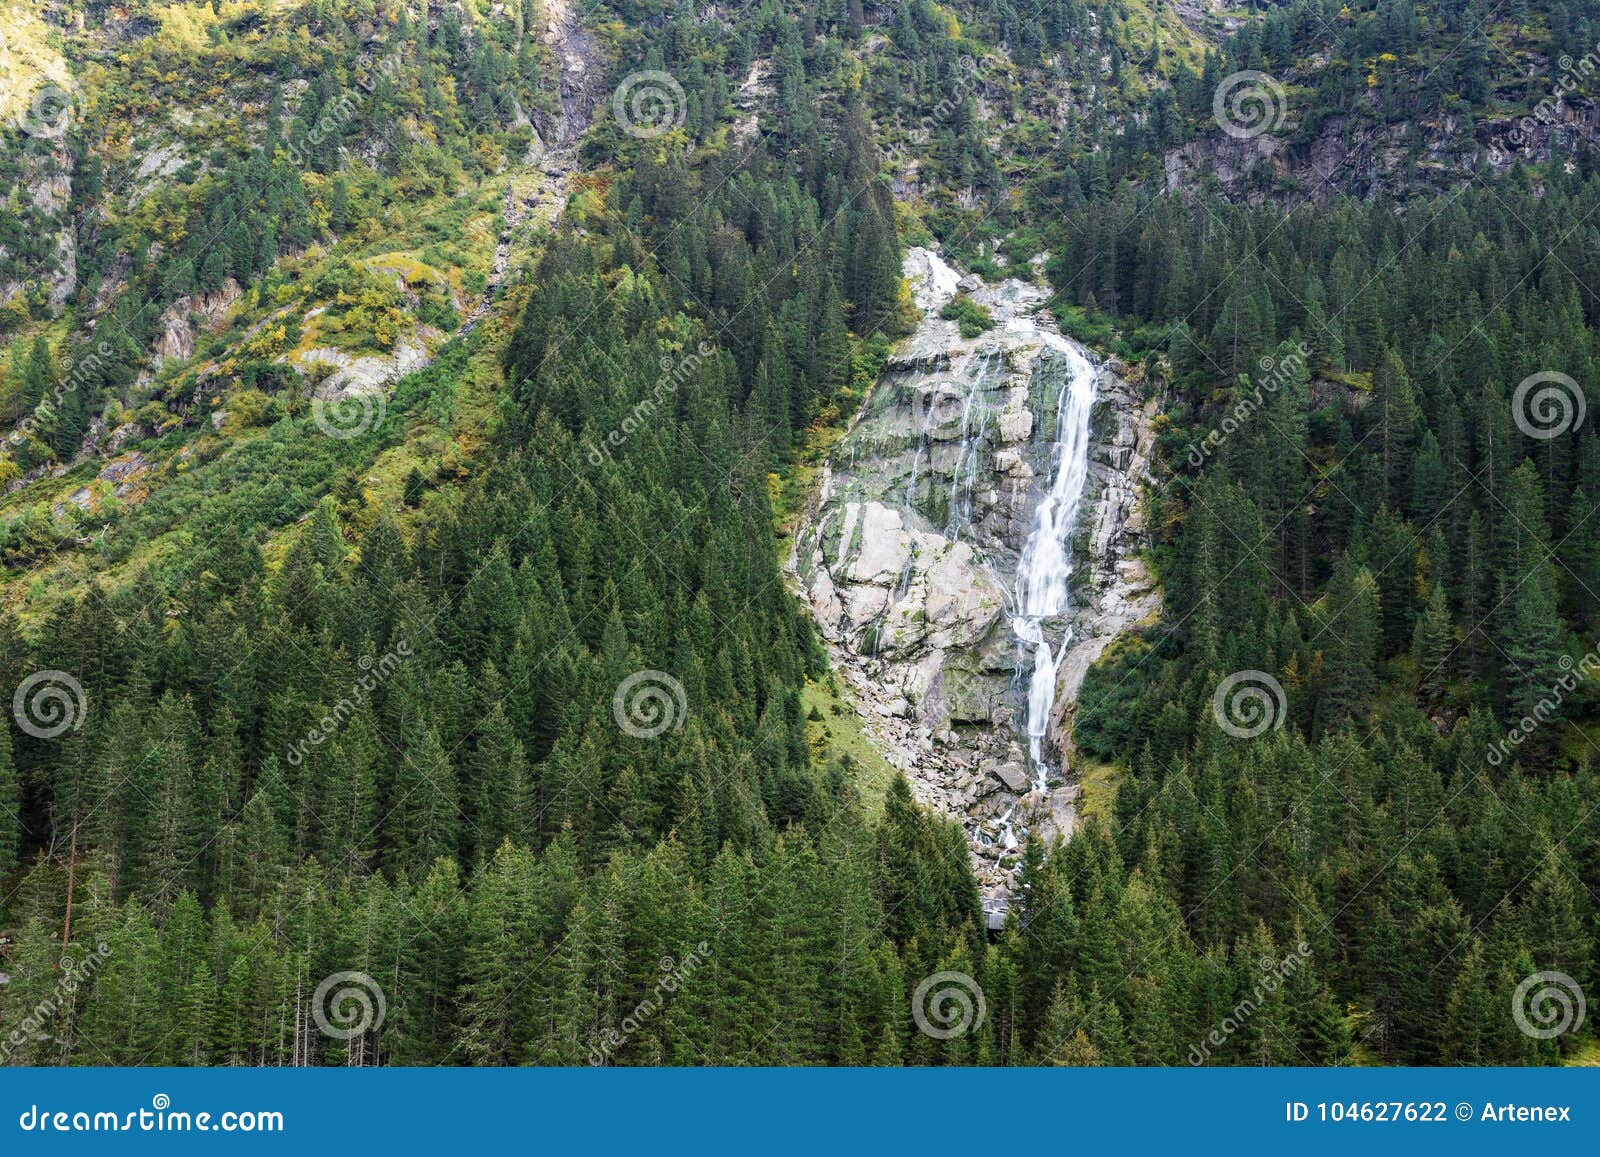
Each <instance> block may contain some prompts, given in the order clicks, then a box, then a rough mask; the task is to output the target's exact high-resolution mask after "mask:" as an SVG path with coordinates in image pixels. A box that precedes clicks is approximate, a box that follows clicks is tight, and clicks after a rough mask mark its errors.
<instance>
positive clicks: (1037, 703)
mask: <svg viewBox="0 0 1600 1157" xmlns="http://www.w3.org/2000/svg"><path fill="white" fill-rule="evenodd" d="M1022 324H1024V325H1033V324H1035V323H1033V322H1032V321H1031V320H1023V321H1022ZM1039 336H1040V337H1041V338H1042V339H1043V340H1044V342H1045V344H1046V345H1047V346H1048V347H1049V349H1051V350H1052V351H1054V352H1055V353H1056V354H1058V355H1059V356H1060V357H1061V358H1062V360H1064V361H1065V362H1066V381H1065V382H1064V383H1063V384H1062V387H1061V393H1060V395H1059V396H1058V398H1057V401H1056V441H1055V443H1054V445H1053V447H1052V457H1053V459H1054V462H1053V465H1052V473H1051V478H1050V489H1049V490H1048V492H1046V494H1045V495H1044V497H1043V498H1042V499H1040V501H1039V506H1038V508H1037V509H1036V510H1035V511H1034V523H1033V529H1032V531H1030V532H1029V534H1028V541H1027V543H1026V544H1025V545H1024V546H1023V549H1022V558H1021V561H1020V562H1019V563H1018V566H1017V594H1016V612H1015V614H1013V615H1012V618H1011V629H1012V633H1013V634H1015V635H1016V637H1017V645H1018V648H1019V649H1020V650H1021V651H1022V652H1023V654H1024V655H1028V654H1029V653H1030V651H1031V659H1032V665H1033V668H1032V673H1031V675H1030V677H1029V682H1028V755H1029V759H1030V761H1031V763H1032V766H1033V782H1034V787H1036V788H1040V789H1042V788H1043V787H1044V786H1045V774H1046V771H1047V764H1046V761H1045V759H1044V754H1043V748H1044V739H1045V732H1046V730H1047V729H1048V728H1049V725H1050V712H1051V710H1052V709H1053V708H1054V707H1055V699H1056V667H1057V665H1058V664H1059V663H1060V655H1061V654H1062V651H1063V650H1064V648H1065V645H1066V644H1067V642H1069V641H1070V639H1071V634H1072V632H1071V628H1070V627H1067V628H1064V629H1063V630H1062V632H1061V636H1060V637H1059V638H1058V639H1056V640H1055V642H1054V645H1052V643H1051V641H1050V640H1049V639H1048V638H1046V635H1045V631H1046V623H1047V621H1048V620H1052V619H1058V618H1060V617H1061V616H1062V615H1063V614H1065V613H1066V611H1067V609H1068V604H1069V602H1070V591H1069V584H1070V582H1071V579H1072V530H1073V527H1074V525H1075V524H1076V523H1077V520H1078V506H1079V504H1080V503H1081V502H1082V500H1083V488H1084V483H1085V482H1086V481H1087V480H1088V476H1089V413H1090V411H1091V410H1092V409H1093V408H1094V383H1095V371H1094V366H1093V365H1092V364H1090V362H1089V359H1088V357H1086V356H1085V355H1084V353H1083V351H1082V350H1081V349H1079V348H1078V347H1077V346H1075V345H1073V344H1072V343H1071V342H1068V341H1067V340H1066V339H1065V338H1063V337H1061V336H1060V335H1059V334H1055V333H1050V332H1048V331H1043V330H1041V331H1040V332H1039Z"/></svg>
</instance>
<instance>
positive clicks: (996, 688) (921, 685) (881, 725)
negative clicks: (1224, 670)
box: [791, 251, 1151, 926]
mask: <svg viewBox="0 0 1600 1157" xmlns="http://www.w3.org/2000/svg"><path fill="white" fill-rule="evenodd" d="M907 277H908V279H909V280H910V283H911V287H912V295H913V300H914V301H915V302H916V304H917V306H918V307H919V309H920V310H921V311H922V314H923V317H922V320H921V322H919V324H918V327H917V330H916V332H915V333H914V334H913V335H911V336H910V337H909V338H907V339H906V341H905V342H904V343H903V344H902V345H901V346H899V347H897V349H896V351H895V353H894V355H893V356H892V358H891V359H890V361H889V363H888V365H887V367H886V369H885V372H884V374H883V375H882V377H880V379H879V381H878V382H877V383H875V384H874V387H873V390H872V392H871V393H870V394H869V395H868V397H867V398H866V400H865V401H864V402H863V405H862V407H861V408H860V410H859V411H858V413H857V416H856V419H855V420H854V422H853V424H852V428H851V430H850V431H849V432H848V433H847V435H846V438H847V442H846V443H845V444H843V445H841V446H839V447H837V448H836V449H835V451H834V452H833V454H832V455H830V461H829V463H828V464H827V466H826V467H825V473H824V484H823V493H822V495H821V497H820V498H819V501H818V503H817V505H816V507H815V511H814V513H813V514H812V515H811V516H810V517H809V519H808V524H807V525H805V526H803V527H802V528H801V529H799V530H798V531H797V533H796V541H795V553H794V557H793V561H792V564H791V565H792V569H793V572H794V574H795V576H796V578H797V580H798V581H799V582H800V584H801V586H802V589H803V590H804V592H805V595H806V598H807V601H808V602H809V604H810V606H811V608H812V610H813V612H814V613H815V615H816V618H817V622H818V624H819V627H820V628H821V629H822V631H823V634H824V635H825V637H826V638H827V639H828V641H829V644H830V649H831V650H833V651H834V653H835V654H836V656H837V658H838V660H839V664H840V670H841V671H842V672H843V673H844V674H846V675H847V676H848V677H849V681H850V684H851V686H852V688H853V690H854V693H855V695H856V696H858V697H859V704H858V707H857V710H858V712H859V714H860V717H861V718H862V720H863V723H862V726H863V730H864V731H865V733H866V734H867V735H868V736H869V737H870V738H871V739H872V740H873V742H875V743H877V744H879V745H881V747H882V750H883V751H884V753H885V755H886V757H887V758H888V761H889V762H890V763H891V764H892V765H893V766H896V767H900V768H902V769H903V770H905V771H906V773H907V775H908V777H909V778H910V779H911V782H912V786H913V790H914V791H915V792H916V793H917V798H918V799H919V800H920V801H922V802H923V803H925V804H927V805H929V806H931V807H934V808H936V809H938V810H939V811H941V812H942V813H944V814H950V815H953V816H955V817H957V818H959V819H960V820H961V822H962V823H963V825H964V827H965V828H966V832H967V836H968V841H969V843H968V846H969V848H970V850H971V851H972V855H973V865H974V870H975V872H976V873H977V877H978V880H979V886H980V891H981V894H982V895H983V898H984V901H985V906H986V909H987V910H988V911H989V913H990V916H989V919H990V922H991V926H994V921H995V920H996V919H997V918H998V919H1003V913H1004V911H1005V908H1006V905H1007V902H1008V900H1009V898H1010V896H1011V895H1012V894H1013V892H1014V889H1015V888H1016V886H1017V873H1018V871H1019V870H1020V862H1019V858H1018V857H1017V855H1016V849H1018V848H1019V847H1020V846H1021V845H1022V844H1023V843H1024V841H1026V840H1029V839H1043V840H1045V841H1047V842H1048V841H1049V840H1052V839H1054V838H1056V837H1058V836H1069V835H1070V834H1071V832H1072V831H1073V828H1074V826H1075V823H1076V819H1077V807H1076V802H1077V792H1076V789H1075V786H1074V785H1073V784H1071V783H1068V782H1064V781H1063V773H1064V772H1065V771H1066V770H1067V769H1065V768H1064V767H1063V766H1062V758H1061V755H1060V753H1059V752H1058V751H1057V750H1056V745H1055V744H1054V743H1052V742H1051V732H1052V728H1053V726H1054V720H1055V718H1056V716H1057V714H1058V713H1059V711H1060V708H1061V703H1062V700H1063V699H1064V698H1066V697H1067V696H1069V695H1071V694H1073V693H1074V690H1075V688H1076V687H1077V686H1078V681H1079V680H1081V679H1082V677H1083V672H1084V671H1085V670H1087V668H1088V666H1089V665H1090V664H1092V662H1093V661H1094V656H1095V655H1097V654H1098V653H1099V651H1098V650H1097V649H1096V648H1097V647H1100V648H1103V646H1104V639H1105V638H1107V637H1109V636H1111V635H1114V634H1116V633H1117V632H1119V631H1120V630H1122V629H1123V628H1124V627H1125V626H1126V625H1129V624H1131V623H1132V622H1134V621H1136V620H1137V619H1138V618H1139V617H1142V615H1143V614H1144V613H1145V611H1144V610H1143V609H1142V608H1147V607H1149V606H1150V605H1151V604H1150V603H1149V602H1148V600H1146V601H1139V598H1138V596H1139V595H1140V593H1141V592H1137V591H1132V592H1130V591H1129V590H1128V588H1127V587H1125V586H1123V585H1119V580H1118V577H1117V575H1116V574H1115V573H1113V572H1112V570H1111V566H1112V561H1113V558H1114V555H1113V552H1115V551H1117V550H1121V549H1123V548H1122V547H1120V546H1118V545H1117V540H1116V539H1112V540H1109V545H1108V548H1107V549H1108V557H1107V558H1102V557H1099V556H1095V555H1091V552H1090V551H1089V550H1087V549H1081V548H1080V549H1079V550H1078V551H1077V552H1076V553H1077V557H1076V558H1074V557H1073V555H1074V551H1073V543H1074V540H1075V538H1077V539H1078V540H1080V541H1081V538H1082V535H1081V531H1082V529H1083V527H1082V526H1081V525H1079V524H1081V523H1088V522H1090V521H1091V513H1092V514H1093V520H1094V522H1095V525H1096V527H1097V533H1096V536H1095V541H1096V542H1097V543H1098V542H1101V541H1102V538H1101V535H1100V531H1101V530H1103V529H1105V528H1106V526H1107V525H1108V524H1107V522H1106V519H1107V517H1111V516H1114V517H1115V518H1116V519H1117V521H1116V522H1114V523H1113V524H1111V525H1112V526H1113V533H1119V532H1118V531H1117V530H1116V528H1119V527H1122V526H1125V525H1128V524H1129V515H1128V511H1129V509H1130V507H1129V506H1128V503H1127V501H1126V500H1125V499H1124V498H1122V497H1121V496H1122V495H1126V494H1131V493H1132V492H1133V490H1134V487H1135V485H1136V479H1135V478H1134V477H1133V474H1132V470H1133V463H1136V462H1137V461H1138V460H1139V459H1138V456H1137V454H1136V455H1134V457H1133V458H1131V459H1129V463H1130V465H1129V469H1128V470H1127V471H1123V470H1122V467H1121V466H1120V465H1119V459H1118V458H1117V457H1116V456H1108V457H1107V458H1106V459H1105V471H1106V478H1105V485H1104V487H1102V486H1100V485H1099V475H1100V469H1101V467H1100V465H1099V464H1098V463H1099V461H1100V459H1099V457H1098V455H1095V457H1096V462H1097V465H1096V466H1095V467H1094V471H1095V481H1094V482H1093V483H1091V481H1090V469H1091V468H1090V464H1089V459H1090V457H1091V451H1092V450H1093V447H1092V445H1091V435H1090V418H1091V410H1094V411H1097V412H1098V409H1099V407H1100V405H1102V404H1104V405H1106V406H1107V409H1106V414H1105V417H1106V418H1107V419H1108V426H1107V429H1106V430H1105V431H1100V430H1099V429H1098V423H1097V430H1096V433H1095V434H1094V441H1095V443H1096V444H1098V440H1099V439H1101V438H1111V437H1117V438H1119V439H1120V438H1121V437H1122V434H1123V432H1124V431H1125V430H1126V432H1127V433H1129V434H1131V433H1132V431H1133V428H1134V427H1133V419H1131V418H1130V417H1129V414H1130V413H1131V410H1132V406H1133V404H1134V403H1133V401H1132V394H1131V391H1129V389H1128V388H1127V387H1126V385H1125V384H1124V383H1122V382H1121V381H1120V380H1119V379H1117V378H1116V377H1115V376H1114V374H1111V373H1105V372H1103V371H1102V370H1101V369H1100V368H1099V367H1098V366H1097V365H1096V363H1095V362H1094V358H1093V355H1091V354H1089V353H1088V351H1086V350H1084V349H1083V348H1082V347H1081V346H1079V345H1077V344H1076V343H1074V342H1072V341H1069V340H1068V339H1066V338H1065V337H1063V336H1062V335H1061V334H1060V333H1059V332H1058V331H1057V329H1056V327H1055V326H1054V325H1053V324H1052V322H1051V320H1050V318H1049V315H1048V314H1042V313H1040V312H1039V310H1040V308H1041V307H1042V306H1044V305H1045V303H1046V301H1047V298H1048V293H1047V291H1046V290H1045V289H1044V288H1043V287H1042V286H1037V285H1034V284H1031V283H1028V282H1025V281H1021V280H1018V279H1015V278H1008V279H1006V280H1004V281H1000V282H997V283H994V284H984V283H983V282H981V281H979V280H978V279H977V278H970V279H969V278H968V277H965V276H961V275H959V274H958V273H957V272H956V271H955V270H953V269H952V268H951V267H950V266H949V265H948V264H946V263H945V262H944V261H942V260H941V259H940V258H939V257H938V255H937V254H933V253H929V252H927V251H913V253H910V254H908V255H907ZM958 290H964V291H965V292H967V293H969V294H970V295H971V296H972V298H973V300H975V301H977V302H978V303H979V304H980V305H982V306H983V307H984V308H985V309H987V310H988V311H989V312H990V316H991V318H992V319H993V322H994V325H993V326H992V327H991V328H989V329H987V330H986V331H985V332H984V333H983V334H982V335H980V336H976V337H974V338H963V337H961V336H960V333H959V329H958V326H957V325H956V324H955V323H954V322H953V321H951V320H950V319H947V318H943V317H941V316H940V315H941V312H942V310H943V306H944V305H945V303H946V302H948V300H949V299H950V298H951V297H953V296H954V295H955V293H956V292H957V291H958ZM1127 441H1128V442H1129V444H1132V441H1131V439H1128V440H1127ZM1115 444H1116V445H1119V446H1120V445H1122V444H1124V443H1123V441H1118V442H1116V443H1115ZM1108 512H1112V513H1111V514H1110V515H1108ZM1119 512H1120V513H1119ZM1127 541H1129V542H1132V541H1136V539H1134V538H1128V539H1127ZM1090 571H1092V572H1093V580H1094V581H1093V582H1091V583H1084V582H1083V581H1082V580H1083V578H1084V577H1085V574H1086V573H1087V572H1090ZM1075 572H1076V573H1075ZM1108 576H1109V577H1108ZM1107 592H1115V593H1116V594H1115V600H1114V601H1110V600H1111V599H1112V596H1111V595H1110V594H1108V593H1107ZM1128 593H1131V594H1132V595H1134V596H1135V597H1132V598H1124V597H1123V596H1124V594H1128ZM1084 602H1087V603H1088V605H1089V606H1092V607H1093V608H1094V614H1093V617H1092V620H1091V619H1090V618H1089V617H1088V616H1087V613H1086V612H1087V611H1088V607H1086V606H1080V605H1079V604H1080V603H1084ZM1108 624H1109V625H1108ZM1024 735H1026V737H1027V738H1026V739H1024Z"/></svg>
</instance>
